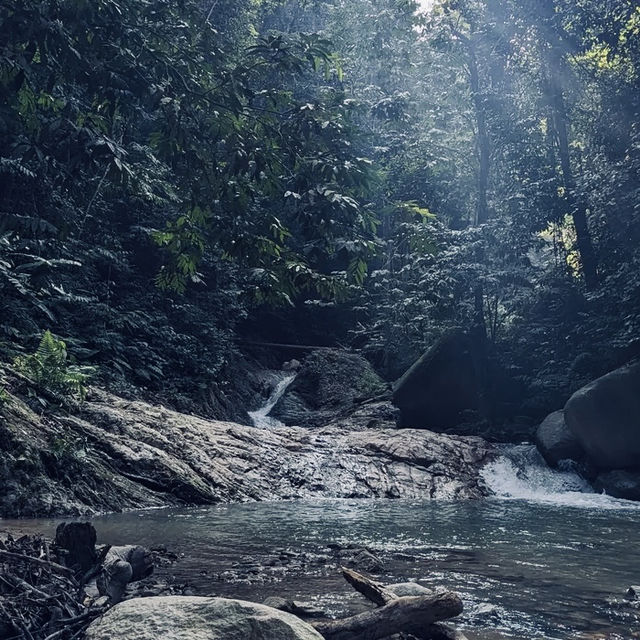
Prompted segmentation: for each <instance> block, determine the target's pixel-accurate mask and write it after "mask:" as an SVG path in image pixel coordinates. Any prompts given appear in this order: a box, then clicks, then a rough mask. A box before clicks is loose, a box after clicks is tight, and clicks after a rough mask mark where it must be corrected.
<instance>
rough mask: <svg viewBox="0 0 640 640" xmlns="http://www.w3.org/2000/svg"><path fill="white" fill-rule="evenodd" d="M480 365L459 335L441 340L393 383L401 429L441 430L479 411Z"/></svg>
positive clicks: (468, 341)
mask: <svg viewBox="0 0 640 640" xmlns="http://www.w3.org/2000/svg"><path fill="white" fill-rule="evenodd" d="M479 367H480V363H479V361H478V357H477V355H476V354H475V350H474V345H473V342H472V340H471V339H470V338H469V336H467V335H466V334H464V333H462V332H454V333H451V334H449V335H447V336H445V337H444V338H441V339H440V341H439V342H438V343H436V345H435V346H434V347H433V348H431V349H430V350H429V351H427V352H426V353H425V354H424V355H423V356H422V357H421V358H420V359H418V360H417V361H416V362H415V363H414V364H413V366H411V368H410V369H409V370H408V371H407V372H406V373H405V374H404V375H403V376H402V377H401V378H400V379H399V380H398V381H397V382H396V383H395V385H394V389H393V403H394V404H395V405H396V406H397V407H398V408H399V409H400V415H401V420H400V423H401V426H402V427H414V428H425V429H434V430H443V429H447V428H450V427H454V426H456V425H458V424H460V423H462V422H466V421H468V419H469V414H472V415H473V414H475V415H476V416H477V413H478V412H479V411H480V410H481V405H482V400H481V395H482V393H481V382H480V375H479Z"/></svg>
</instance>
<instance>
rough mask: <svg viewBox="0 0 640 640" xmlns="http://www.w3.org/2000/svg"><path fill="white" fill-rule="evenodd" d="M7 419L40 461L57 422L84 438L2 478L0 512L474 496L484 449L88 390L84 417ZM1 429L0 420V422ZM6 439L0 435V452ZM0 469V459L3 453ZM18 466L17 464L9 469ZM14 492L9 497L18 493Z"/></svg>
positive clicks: (458, 439)
mask: <svg viewBox="0 0 640 640" xmlns="http://www.w3.org/2000/svg"><path fill="white" fill-rule="evenodd" d="M23 411H24V413H23V414H22V415H23V419H21V420H20V421H16V422H9V421H8V422H7V423H5V424H7V425H9V428H11V429H13V428H15V429H16V431H15V432H13V431H12V432H11V433H12V438H13V439H14V440H12V441H15V440H17V439H20V441H21V442H22V447H23V451H22V454H21V455H22V456H23V457H26V458H29V459H31V458H34V457H35V458H36V459H39V453H38V452H39V450H41V449H46V448H47V446H49V445H48V440H47V438H48V437H53V436H54V435H55V434H57V433H58V432H59V431H61V430H62V429H64V430H65V431H66V433H68V434H71V436H72V437H74V438H78V439H82V441H83V442H85V443H86V446H85V449H84V450H83V452H82V456H81V457H79V458H78V463H77V466H73V465H67V468H66V469H65V475H64V476H62V477H60V478H55V477H52V476H51V475H50V474H48V473H47V472H46V471H45V470H44V469H43V468H42V466H38V465H36V466H34V467H33V468H30V472H29V474H26V475H24V476H23V475H20V474H17V475H16V476H14V478H17V480H14V484H10V485H8V486H7V485H5V484H2V483H0V515H5V516H8V515H18V514H20V513H22V514H23V515H26V514H25V513H24V511H21V509H22V506H23V503H22V502H20V499H19V497H18V496H19V495H20V494H21V493H25V492H27V491H28V495H29V500H30V502H29V514H30V515H42V514H52V513H56V512H60V513H69V512H71V513H74V512H75V513H77V512H84V513H91V512H96V511H119V510H122V509H127V508H142V507H154V506H160V505H171V504H174V505H175V504H185V503H186V504H210V503H216V502H236V501H237V502H243V501H248V500H269V499H283V498H284V499H298V498H312V497H336V498H355V497H363V498H374V497H377V498H383V497H398V498H429V497H431V498H476V497H481V496H483V495H486V493H487V490H486V489H485V488H484V485H483V483H482V481H481V478H480V469H481V467H482V465H483V464H484V462H485V461H486V459H487V458H488V456H489V454H490V447H489V446H488V445H487V443H486V442H484V441H483V440H482V439H481V438H477V437H462V436H448V435H444V434H436V433H432V432H429V431H425V430H410V429H407V430H397V429H394V428H388V429H387V428H384V429H380V428H377V427H376V428H375V429H370V428H367V429H362V430H359V431H350V432H345V430H344V429H343V427H341V426H340V425H339V424H333V425H330V426H327V427H325V428H322V429H314V430H308V429H303V428H295V427H284V428H278V429H271V430H265V429H257V428H255V427H249V426H242V425H238V424H235V423H231V422H218V421H212V420H206V419H203V418H198V417H196V416H192V415H185V414H181V413H178V412H175V411H170V410H168V409H165V408H164V407H161V406H152V405H149V404H147V403H145V402H135V401H130V400H125V399H122V398H119V397H117V396H114V395H111V394H108V393H105V392H102V391H99V390H93V391H92V395H91V397H90V398H89V399H88V401H87V402H85V403H84V405H83V410H82V413H81V414H80V415H75V416H58V417H50V418H48V419H47V420H46V421H45V420H43V419H42V418H41V417H40V416H38V415H36V414H35V413H33V412H31V411H30V410H28V409H27V408H26V407H24V408H23ZM0 426H1V425H0ZM6 444H7V441H6V440H3V439H2V438H0V453H1V452H2V449H3V447H5V445H6ZM0 460H1V461H2V463H1V464H5V465H9V468H10V469H14V467H13V466H12V465H14V464H21V463H20V462H19V461H17V460H16V462H15V463H14V462H11V461H9V462H7V458H2V457H1V456H0ZM14 470H15V469H14ZM16 487H17V489H18V490H19V492H16V491H15V489H16Z"/></svg>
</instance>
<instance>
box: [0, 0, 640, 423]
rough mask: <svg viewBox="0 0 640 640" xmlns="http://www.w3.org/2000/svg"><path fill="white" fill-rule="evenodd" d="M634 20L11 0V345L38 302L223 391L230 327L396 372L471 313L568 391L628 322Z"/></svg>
mask: <svg viewBox="0 0 640 640" xmlns="http://www.w3.org/2000/svg"><path fill="white" fill-rule="evenodd" d="M639 36H640V9H639V8H638V7H637V6H636V3H634V2H633V1H632V0H606V1H604V2H603V1H599V2H596V1H595V0H535V1H532V2H526V3H523V2H517V1H515V0H513V1H512V0H438V1H436V2H435V3H433V5H432V6H431V5H430V6H429V8H428V9H425V8H422V9H421V8H420V6H419V5H418V4H416V3H415V2H412V1H411V0H318V1H317V2H308V1H306V0H263V1H261V2H250V1H249V0H242V1H240V2H232V1H231V0H218V1H214V2H210V1H208V0H207V2H204V1H197V0H144V1H141V0H90V1H89V0H73V1H63V0H6V1H5V2H3V3H2V5H1V6H0V139H1V140H2V148H1V149H0V299H1V302H2V324H1V327H0V328H1V330H2V342H1V344H0V348H1V349H2V351H3V354H4V359H5V360H7V361H12V360H13V358H14V356H15V354H16V352H21V351H33V349H34V348H35V346H36V345H37V343H38V341H39V340H40V337H41V335H42V333H43V332H44V331H45V330H47V329H50V330H51V331H52V332H53V333H54V334H56V335H58V336H61V337H63V338H64V340H65V342H66V343H67V345H68V348H69V351H70V353H71V354H72V356H73V358H75V359H76V360H78V361H82V362H86V363H91V364H93V365H97V366H98V367H99V377H101V378H102V381H103V382H107V383H109V384H111V385H113V386H115V387H116V388H118V389H119V390H120V391H124V390H126V389H127V388H129V387H130V386H131V385H135V386H136V387H144V388H146V389H147V390H149V391H150V392H154V393H158V394H160V395H161V396H162V397H163V398H165V399H169V400H170V401H171V402H173V403H174V404H177V405H178V406H180V407H182V408H190V409H193V410H196V411H200V412H210V413H214V414H220V413H224V410H223V407H222V405H220V404H219V401H220V397H222V396H224V395H225V390H228V389H229V386H230V384H229V383H230V378H231V377H232V376H233V374H234V371H233V360H234V354H235V353H237V346H236V344H237V343H238V342H239V341H242V340H245V341H247V340H248V341H251V340H263V339H264V340H267V341H276V339H278V340H280V339H286V340H289V341H296V342H300V343H303V344H308V343H310V342H318V341H322V342H323V343H324V344H336V343H341V344H344V343H349V344H351V345H352V346H354V347H356V348H359V349H361V350H362V351H363V352H364V353H365V354H366V355H367V356H368V357H369V358H370V359H371V360H372V362H373V363H374V364H375V366H376V367H377V368H378V370H379V371H380V372H381V373H382V374H383V375H384V376H386V377H387V378H394V377H397V376H398V375H400V374H401V373H402V371H403V369H404V368H406V367H407V366H408V365H409V364H410V363H411V361H412V360H413V359H415V358H416V357H417V356H418V355H419V354H420V353H421V351H422V350H424V349H425V348H427V347H428V346H429V345H430V344H432V343H433V341H434V340H435V339H436V338H437V337H439V336H441V335H442V334H443V333H445V332H446V331H448V330H450V329H452V328H463V329H469V328H471V327H475V328H476V329H477V328H478V327H480V328H481V330H482V332H483V334H484V335H485V336H486V340H487V343H488V345H489V347H490V350H491V351H492V353H493V354H494V355H495V357H496V359H497V360H498V361H500V363H501V366H502V367H503V368H505V370H507V371H509V372H510V375H511V376H512V377H513V378H517V379H518V380H519V381H520V382H521V383H522V384H523V385H524V387H526V389H527V392H526V394H525V396H526V397H525V398H524V399H523V410H526V411H529V412H530V413H531V414H532V415H538V413H539V412H542V411H543V410H546V408H548V406H547V405H549V406H551V408H555V406H554V405H556V404H559V403H561V400H562V398H563V397H565V396H566V394H567V393H569V391H570V390H571V389H572V388H574V387H575V386H577V385H578V384H580V383H581V382H582V381H585V380H587V379H589V378H591V377H593V376H595V375H598V374H600V373H602V372H603V371H605V370H606V369H608V368H610V367H612V366H615V365H616V364H618V363H619V362H622V361H624V360H625V359H626V358H628V357H630V356H631V355H633V353H634V349H635V347H636V341H637V335H638V331H639V329H640V326H639V324H640V320H639V318H640V295H639V294H640V274H639V270H638V266H639V265H640V254H639V253H638V246H639V243H638V240H639V236H640V224H639V223H638V215H639V211H640V210H639V207H640V205H639V204H638V203H639V202H640V183H639V182H638V170H639V169H640V124H639V115H638V114H639V113H640V104H639V102H640V91H639V89H640V86H639V85H640V68H639V65H640V44H639ZM274 308H275V309H276V310H275V311H274ZM240 321H243V324H242V325H241V326H239V324H238V323H239V322H240ZM541 397H543V400H540V398H541Z"/></svg>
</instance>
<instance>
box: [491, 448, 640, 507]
mask: <svg viewBox="0 0 640 640" xmlns="http://www.w3.org/2000/svg"><path fill="white" fill-rule="evenodd" d="M482 477H483V479H484V481H485V483H486V485H487V487H488V488H489V489H490V490H491V491H492V492H493V493H494V494H495V495H496V496H497V497H499V498H503V499H511V500H528V501H531V502H541V503H547V504H557V505H563V506H573V507H587V508H600V509H620V508H624V509H638V508H640V504H638V503H634V502H630V501H628V500H618V499H616V498H612V497H611V496H607V495H605V494H598V493H594V490H593V488H592V487H591V485H590V484H589V483H588V482H587V481H586V480H585V479H584V478H582V477H581V476H580V475H578V474H577V473H576V472H575V471H571V470H557V469H551V468H550V467H548V466H547V464H546V463H545V461H544V459H543V458H542V456H541V455H540V453H539V452H538V450H537V449H536V447H535V446H534V445H530V444H522V445H509V446H505V447H502V450H501V453H500V455H499V456H498V457H497V458H496V459H495V460H493V461H492V462H490V463H489V464H487V465H486V466H485V468H484V469H483V470H482Z"/></svg>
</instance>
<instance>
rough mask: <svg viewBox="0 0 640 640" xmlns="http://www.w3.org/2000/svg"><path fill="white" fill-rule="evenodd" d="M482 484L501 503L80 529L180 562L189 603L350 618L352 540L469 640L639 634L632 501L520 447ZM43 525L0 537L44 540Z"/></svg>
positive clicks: (286, 506) (327, 504)
mask: <svg viewBox="0 0 640 640" xmlns="http://www.w3.org/2000/svg"><path fill="white" fill-rule="evenodd" d="M485 476H486V480H487V483H488V484H489V485H490V486H492V488H493V489H494V491H496V492H497V493H499V494H501V495H498V496H496V497H494V498H488V499H485V500H479V501H459V502H448V501H419V502H415V501H398V500H377V501H376V500H319V501H305V502H275V503H274V502H271V503H268V502H264V503H250V504H232V505H219V506H211V507H202V508H188V509H187V508H185V509H163V510H148V511H138V512H129V513H122V514H111V515H104V516H100V517H96V518H94V519H93V522H94V524H95V526H96V528H97V530H98V533H99V538H100V541H101V542H106V543H112V544H124V543H139V544H143V545H146V546H155V545H166V546H168V547H169V548H170V549H175V550H177V551H180V552H182V553H184V554H185V555H184V557H183V558H182V559H181V560H180V561H179V562H178V563H177V564H176V565H174V566H173V567H172V568H171V570H170V573H171V574H172V576H173V579H175V580H176V581H177V582H189V583H191V584H193V585H194V586H195V588H196V590H197V592H199V593H213V594H217V595H223V596H236V597H240V598H247V599H253V600H258V601H261V600H263V599H264V598H265V597H267V596H269V595H283V596H285V597H293V598H296V599H299V600H305V601H310V602H313V603H314V604H316V605H317V606H319V607H321V608H323V609H325V610H326V611H328V612H331V613H332V614H336V615H342V614H345V613H347V612H353V611H357V610H360V609H361V608H362V607H363V606H364V605H363V603H362V601H361V599H360V596H358V595H357V594H355V593H354V592H353V591H351V589H350V587H348V586H347V585H346V583H345V582H344V581H343V580H342V578H341V577H340V576H339V574H338V572H337V570H336V560H335V557H334V556H333V555H332V554H335V553H336V552H335V546H336V545H338V546H341V547H344V546H347V545H349V544H355V545H358V546H366V547H368V548H370V549H371V550H372V551H373V552H374V553H375V554H376V555H378V556H379V557H380V558H381V559H382V560H383V562H384V567H385V568H384V571H383V572H382V575H381V580H383V581H385V582H398V581H405V580H417V581H419V582H421V583H423V584H425V585H427V586H432V587H447V588H451V589H455V590H456V591H458V592H459V593H460V594H461V595H462V597H463V599H464V602H465V613H464V615H463V617H462V620H461V627H463V628H465V629H466V630H467V634H468V635H469V637H470V638H476V639H482V640H489V639H495V638H512V639H515V638H519V639H523V640H530V639H534V638H536V639H537V638H548V639H558V640H568V639H569V638H571V639H573V638H585V639H587V638H589V639H594V638H610V639H613V638H624V639H627V638H640V615H639V614H640V611H639V610H638V609H637V608H634V607H633V606H632V605H631V604H630V603H628V602H627V601H626V600H625V599H624V593H625V591H626V589H627V587H628V586H629V585H631V584H637V583H638V582H640V537H639V536H638V532H639V531H640V505H638V504H635V503H630V502H626V501H620V500H614V499H612V498H609V497H607V496H601V495H597V494H594V493H591V492H589V487H588V485H586V484H585V483H584V482H583V481H581V480H580V479H579V478H578V476H576V475H575V474H573V473H571V472H566V473H559V472H554V471H551V470H550V469H547V468H546V467H545V466H544V464H543V463H542V462H541V460H540V459H539V458H538V457H537V454H536V453H535V450H534V449H533V448H532V447H531V446H520V447H510V448H509V449H508V450H506V451H505V452H504V455H503V456H502V457H501V458H499V459H498V460H497V461H496V462H494V463H493V464H492V465H491V466H490V467H488V468H487V469H486V470H485ZM57 522H58V521H56V520H31V521H24V520H21V521H15V522H12V521H0V528H3V527H4V528H7V527H9V528H10V527H19V528H20V529H21V530H26V531H33V532H44V533H46V534H48V535H51V534H52V532H53V529H54V526H55V525H56V523H57ZM328 545H333V550H332V548H330V547H328Z"/></svg>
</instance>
